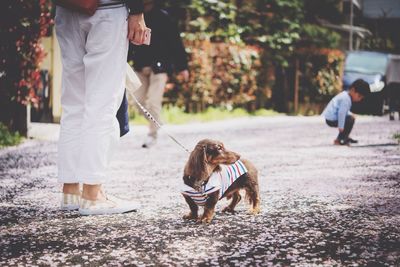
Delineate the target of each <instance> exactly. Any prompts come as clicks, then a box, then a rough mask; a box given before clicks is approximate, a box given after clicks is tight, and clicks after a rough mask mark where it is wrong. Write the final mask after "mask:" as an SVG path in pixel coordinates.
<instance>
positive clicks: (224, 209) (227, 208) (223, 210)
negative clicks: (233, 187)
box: [222, 206, 235, 213]
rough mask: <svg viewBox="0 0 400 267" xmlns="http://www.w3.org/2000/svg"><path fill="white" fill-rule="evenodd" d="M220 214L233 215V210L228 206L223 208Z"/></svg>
mask: <svg viewBox="0 0 400 267" xmlns="http://www.w3.org/2000/svg"><path fill="white" fill-rule="evenodd" d="M222 212H229V213H235V211H234V210H233V209H231V207H229V206H226V207H225V208H223V209H222Z"/></svg>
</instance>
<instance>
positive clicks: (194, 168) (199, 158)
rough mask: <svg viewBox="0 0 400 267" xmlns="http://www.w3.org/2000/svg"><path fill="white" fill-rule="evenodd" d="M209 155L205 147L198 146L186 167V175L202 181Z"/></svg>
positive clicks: (191, 154)
mask: <svg viewBox="0 0 400 267" xmlns="http://www.w3.org/2000/svg"><path fill="white" fill-rule="evenodd" d="M206 162H207V155H206V149H205V147H204V146H196V147H195V148H194V150H193V151H192V153H190V156H189V160H188V162H187V164H186V166H185V174H186V175H190V176H192V177H195V178H196V179H201V178H202V174H203V173H204V170H205V168H206Z"/></svg>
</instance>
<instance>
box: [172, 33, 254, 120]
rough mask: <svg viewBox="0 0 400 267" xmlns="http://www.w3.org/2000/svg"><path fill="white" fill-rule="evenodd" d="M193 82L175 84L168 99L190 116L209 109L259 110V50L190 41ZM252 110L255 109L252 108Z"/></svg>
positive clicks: (190, 66)
mask: <svg viewBox="0 0 400 267" xmlns="http://www.w3.org/2000/svg"><path fill="white" fill-rule="evenodd" d="M186 47H187V48H188V49H187V51H188V53H189V56H190V60H189V69H190V81H189V82H188V83H186V82H185V83H181V82H180V81H177V80H173V81H172V82H171V83H170V84H169V85H168V86H167V90H168V91H167V92H166V94H165V96H166V97H167V98H168V99H169V100H170V103H173V104H177V105H178V106H180V107H185V110H186V111H187V112H198V111H202V110H204V109H205V108H207V107H209V106H222V107H225V108H228V109H232V108H235V107H244V108H247V109H248V110H253V109H255V106H254V105H255V100H256V95H257V94H258V93H259V87H258V85H257V80H256V77H257V76H258V71H259V67H260V65H261V63H260V59H259V49H257V48H256V47H250V46H244V45H235V44H232V43H230V44H229V43H228V44H226V43H211V42H209V41H206V40H204V41H194V42H193V41H186ZM250 106H251V107H250Z"/></svg>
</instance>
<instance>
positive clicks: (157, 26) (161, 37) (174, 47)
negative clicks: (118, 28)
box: [128, 0, 189, 148]
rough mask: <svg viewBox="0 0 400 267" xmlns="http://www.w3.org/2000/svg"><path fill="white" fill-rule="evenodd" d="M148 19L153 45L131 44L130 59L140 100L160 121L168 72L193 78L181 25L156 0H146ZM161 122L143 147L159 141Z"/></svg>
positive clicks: (151, 132)
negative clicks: (139, 84)
mask: <svg viewBox="0 0 400 267" xmlns="http://www.w3.org/2000/svg"><path fill="white" fill-rule="evenodd" d="M144 11H145V13H144V19H145V21H146V24H147V26H148V27H149V28H150V29H151V41H150V45H149V46H137V45H131V49H130V52H129V56H128V60H133V63H134V69H135V71H136V73H137V75H138V76H139V78H140V80H141V82H142V86H141V87H140V88H139V89H138V90H137V91H136V93H135V95H136V97H137V99H138V100H139V102H140V103H141V104H143V105H144V106H145V108H146V109H147V110H148V111H149V112H150V113H151V114H152V115H153V116H154V118H155V119H156V120H157V121H160V114H161V109H162V99H163V95H164V89H165V85H166V83H167V80H168V75H169V74H172V72H173V71H177V72H178V73H179V75H181V76H182V79H183V80H184V81H188V79H189V71H188V63H187V55H186V52H185V48H184V46H183V43H182V40H181V38H180V35H179V31H178V27H177V25H176V24H175V23H174V22H173V20H172V18H171V17H170V16H169V15H168V13H167V12H166V11H164V10H162V9H160V7H159V5H158V3H157V2H156V1H154V0H144ZM157 130H158V128H157V126H156V125H155V124H154V123H153V122H151V121H150V125H149V133H148V136H147V138H146V140H145V142H144V143H143V145H142V147H145V148H149V147H151V146H153V145H154V144H155V143H156V141H157Z"/></svg>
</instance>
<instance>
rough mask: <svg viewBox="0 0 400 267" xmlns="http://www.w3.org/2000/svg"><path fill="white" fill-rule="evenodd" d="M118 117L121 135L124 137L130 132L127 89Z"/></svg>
mask: <svg viewBox="0 0 400 267" xmlns="http://www.w3.org/2000/svg"><path fill="white" fill-rule="evenodd" d="M117 119H118V124H119V136H120V137H122V136H124V135H125V134H127V133H128V132H129V113H128V99H127V98H126V90H125V93H124V98H123V99H122V103H121V106H120V107H119V109H118V112H117Z"/></svg>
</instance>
